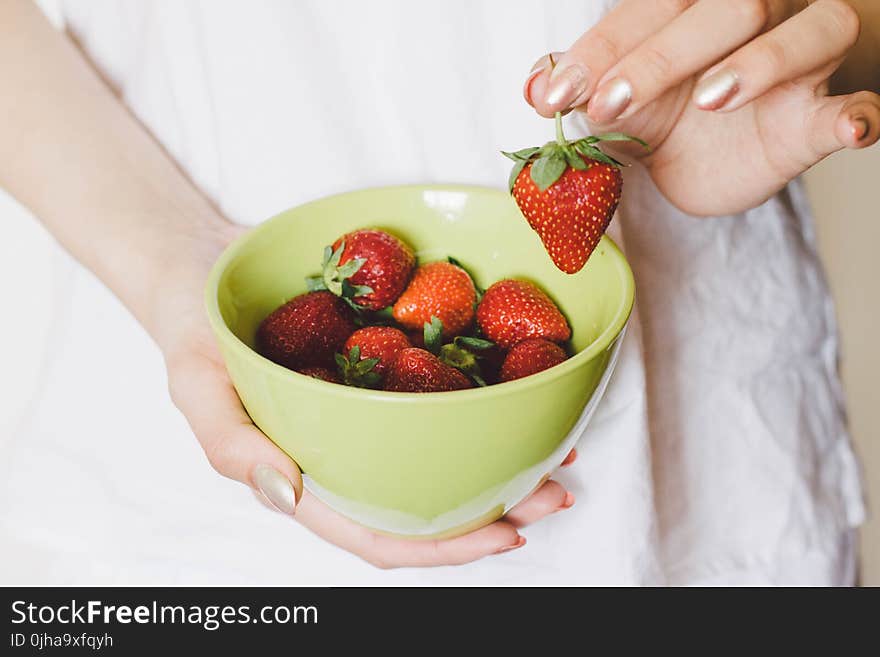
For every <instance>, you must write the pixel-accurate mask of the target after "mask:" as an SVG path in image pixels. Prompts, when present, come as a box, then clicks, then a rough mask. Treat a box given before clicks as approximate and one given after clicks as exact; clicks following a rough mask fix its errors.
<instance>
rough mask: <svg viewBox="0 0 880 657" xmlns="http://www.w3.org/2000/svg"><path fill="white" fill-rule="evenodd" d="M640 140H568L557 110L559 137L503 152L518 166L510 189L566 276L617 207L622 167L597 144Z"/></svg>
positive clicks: (585, 255)
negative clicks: (540, 143) (531, 146)
mask: <svg viewBox="0 0 880 657" xmlns="http://www.w3.org/2000/svg"><path fill="white" fill-rule="evenodd" d="M603 141H635V142H637V143H639V144H641V145H642V146H645V147H647V144H645V143H644V142H643V141H642V140H640V139H637V138H635V137H630V136H628V135H623V134H620V133H613V134H608V135H601V136H598V137H585V138H583V139H576V140H574V141H568V140H566V139H565V135H564V134H563V132H562V116H561V115H560V114H559V113H557V114H556V141H551V142H549V143H547V144H545V145H544V146H543V147H541V148H526V149H523V150H521V151H517V152H515V153H504V155H506V156H507V157H509V158H510V159H512V160H513V161H514V162H515V164H514V167H513V171H511V174H510V192H511V194H513V198H514V199H515V200H516V203H517V205H518V206H519V209H520V211H521V212H522V213H523V216H524V217H525V218H526V220H527V221H528V222H529V225H530V226H531V227H532V229H533V230H534V231H535V232H536V233H537V234H538V236H539V237H540V238H541V241H542V242H543V243H544V248H545V249H547V253H549V254H550V258H551V259H552V260H553V262H554V264H555V265H556V266H557V267H558V268H559V269H560V270H562V271H564V272H565V273H566V274H575V273H577V272H579V271H580V270H581V269H583V267H584V265H585V264H586V262H587V260H588V259H589V257H590V255H591V254H592V253H593V250H594V249H595V248H596V245H597V244H598V243H599V240H600V239H602V235H604V234H605V230H606V229H607V228H608V224H609V223H611V218H612V217H613V216H614V212H615V211H616V210H617V205H618V203H619V202H620V195H621V191H622V189H623V176H622V175H621V173H620V167H621V166H623V165H622V164H621V163H620V162H618V161H617V160H615V159H614V158H613V157H611V156H609V155H607V154H605V153H604V152H602V151H601V150H599V148H598V147H597V146H596V145H597V144H598V143H599V142H603Z"/></svg>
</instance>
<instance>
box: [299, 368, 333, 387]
mask: <svg viewBox="0 0 880 657" xmlns="http://www.w3.org/2000/svg"><path fill="white" fill-rule="evenodd" d="M298 371H299V373H300V374H305V375H306V376H310V377H312V378H313V379H321V381H329V382H330V383H342V381H340V380H339V376H338V375H337V374H336V372H334V371H333V370H331V369H328V368H326V367H304V368H302V369H301V370H298Z"/></svg>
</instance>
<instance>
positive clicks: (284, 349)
mask: <svg viewBox="0 0 880 657" xmlns="http://www.w3.org/2000/svg"><path fill="white" fill-rule="evenodd" d="M355 328H357V327H356V326H355V324H354V311H352V309H351V308H349V307H348V305H347V304H346V303H345V301H343V300H342V299H340V298H338V297H336V296H334V295H332V294H331V293H330V292H327V291H320V292H309V293H307V294H301V295H299V296H298V297H294V298H293V299H291V300H290V301H288V302H287V303H285V304H284V305H283V306H280V307H279V308H277V309H276V310H274V311H273V312H272V313H271V314H270V315H269V316H268V317H266V319H264V320H263V321H262V323H261V324H260V326H259V327H258V328H257V336H256V346H257V351H258V352H259V353H260V354H262V355H263V356H265V357H266V358H268V359H269V360H271V361H274V362H276V363H278V364H279V365H284V366H285V367H289V368H290V369H293V370H295V369H300V368H304V367H332V366H333V361H334V354H335V353H336V352H337V351H339V349H340V348H342V345H343V344H344V343H345V341H346V339H347V338H348V336H350V335H351V334H352V333H354V331H355Z"/></svg>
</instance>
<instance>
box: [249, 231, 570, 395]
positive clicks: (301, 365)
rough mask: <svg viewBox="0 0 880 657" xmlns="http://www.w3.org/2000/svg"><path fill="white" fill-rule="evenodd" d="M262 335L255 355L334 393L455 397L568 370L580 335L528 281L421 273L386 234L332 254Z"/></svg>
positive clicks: (346, 240) (455, 266)
mask: <svg viewBox="0 0 880 657" xmlns="http://www.w3.org/2000/svg"><path fill="white" fill-rule="evenodd" d="M306 283H307V285H308V289H309V292H307V293H306V294H302V295H300V296H297V297H294V298H293V299H291V300H290V301H288V302H287V303H285V304H284V305H282V306H280V307H279V308H277V309H276V310H275V311H273V312H272V313H271V314H270V315H269V316H268V317H266V318H265V319H264V320H263V322H262V323H261V324H260V326H259V328H258V329H257V335H256V346H257V350H258V351H259V352H260V353H261V354H262V355H263V356H265V357H266V358H268V359H270V360H272V361H274V362H276V363H278V364H280V365H283V366H285V367H287V368H290V369H292V370H295V371H297V372H300V373H301V374H305V375H308V376H312V377H315V378H318V379H323V380H325V381H330V382H333V383H341V384H345V385H349V386H358V387H363V388H374V389H380V388H381V389H384V390H391V391H398V392H445V391H451V390H462V389H464V388H472V387H475V386H484V385H490V384H494V383H503V382H505V381H512V380H514V379H519V378H522V377H524V376H529V375H531V374H535V373H537V372H540V371H542V370H545V369H547V368H550V367H553V366H554V365H558V364H559V363H561V362H562V361H564V360H565V359H566V358H567V357H568V354H567V353H566V350H565V348H564V346H563V345H565V344H566V343H567V341H568V340H569V339H570V338H571V329H570V328H569V325H568V322H567V321H566V320H565V317H563V315H562V313H561V312H560V311H559V308H557V307H556V304H554V303H553V301H552V300H551V299H550V298H549V297H548V296H547V295H546V294H545V293H544V292H543V291H542V290H540V289H539V288H538V287H537V286H535V285H534V284H532V283H529V282H527V281H522V280H514V279H505V280H501V281H498V282H496V283H494V284H493V285H491V286H490V287H489V288H488V289H487V290H485V291H483V290H480V289H479V288H478V287H477V286H476V285H475V284H474V281H473V279H472V278H471V276H470V274H468V272H467V271H466V270H465V269H464V268H462V267H461V265H460V264H459V263H457V262H456V261H455V260H453V259H451V258H450V259H449V260H448V261H437V262H429V263H426V264H423V265H419V266H417V264H416V257H415V254H414V253H413V250H412V249H411V248H410V247H409V246H408V245H407V244H405V243H404V242H402V241H401V240H399V239H398V238H397V237H395V236H393V235H391V234H389V233H387V232H384V231H380V230H372V229H363V230H357V231H354V232H352V233H349V234H347V235H344V236H343V237H340V238H339V239H338V240H337V241H336V242H335V243H334V244H333V245H332V246H328V247H326V249H325V250H324V261H323V267H322V272H321V274H320V275H319V276H313V277H309V278H308V279H307V281H306Z"/></svg>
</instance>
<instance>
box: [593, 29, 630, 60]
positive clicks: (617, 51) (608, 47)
mask: <svg viewBox="0 0 880 657" xmlns="http://www.w3.org/2000/svg"><path fill="white" fill-rule="evenodd" d="M590 50H591V51H593V52H597V53H598V54H599V56H600V57H601V58H602V59H605V60H606V61H608V62H612V63H614V62H618V61H620V60H621V59H622V58H623V50H622V49H621V47H620V44H618V43H617V41H616V40H615V39H614V38H613V37H611V36H609V35H608V34H606V33H605V32H597V33H596V34H595V35H593V38H592V40H591V41H590Z"/></svg>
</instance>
